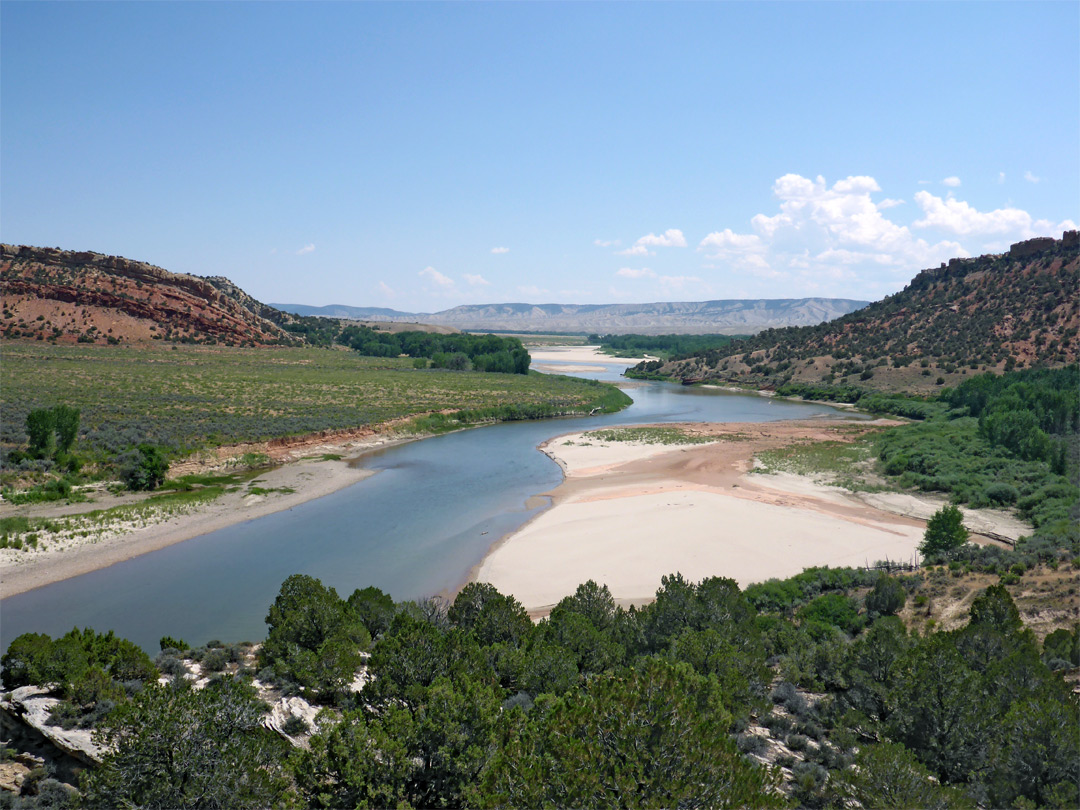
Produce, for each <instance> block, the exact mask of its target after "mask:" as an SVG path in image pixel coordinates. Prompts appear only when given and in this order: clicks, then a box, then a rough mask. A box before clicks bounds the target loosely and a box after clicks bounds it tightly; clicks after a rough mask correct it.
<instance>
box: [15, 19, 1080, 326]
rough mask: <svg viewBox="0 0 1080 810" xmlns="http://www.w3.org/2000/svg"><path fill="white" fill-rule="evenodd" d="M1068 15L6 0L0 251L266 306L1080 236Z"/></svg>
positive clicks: (681, 282) (702, 282)
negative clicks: (83, 257)
mask: <svg viewBox="0 0 1080 810" xmlns="http://www.w3.org/2000/svg"><path fill="white" fill-rule="evenodd" d="M1078 31H1080V4H1077V3H1074V2H1054V3H1038V2H1024V3H1010V2H999V3H975V2H963V3H955V4H954V3H914V2H911V3H896V4H894V3H851V4H849V3H840V2H829V3H814V2H805V3H753V4H749V3H689V4H681V3H535V4H534V3H436V4H425V3H387V4H382V3H326V4H322V3H303V4H292V3H240V4H228V3H75V4H65V3H20V2H11V0H5V1H4V2H3V3H2V4H0V172H2V173H0V239H2V240H3V241H4V242H9V243H16V244H31V245H47V246H57V247H63V248H70V249H78V250H95V251H99V252H102V253H111V254H115V255H122V256H127V257H129V258H134V259H140V260H144V261H149V262H152V263H154V264H158V265H160V266H162V267H165V268H166V269H169V270H173V271H175V272H187V273H195V274H198V275H224V276H227V277H229V278H230V279H232V280H233V281H235V282H236V283H237V284H239V285H240V286H241V287H243V288H244V289H246V290H247V291H249V292H250V293H251V294H253V295H254V296H256V297H257V298H259V299H261V300H263V301H275V302H289V303H305V304H313V305H321V304H330V303H341V304H350V305H355V306H389V307H394V308H396V309H404V310H411V311H433V310H439V309H445V308H447V307H451V306H454V305H457V304H463V303H486V302H496V301H529V302H534V303H544V302H574V303H606V302H631V301H663V300H702V299H709V298H742V297H755V298H756V297H766V298H782V297H802V296H809V295H820V296H830V297H845V298H864V299H877V298H880V297H881V296H883V295H885V294H888V293H891V292H895V291H896V290H898V289H900V288H902V287H903V286H904V284H905V283H907V281H908V280H909V279H910V278H911V277H912V276H913V275H914V274H915V273H916V272H917V271H918V270H920V269H922V268H924V267H930V266H936V265H937V264H938V263H939V262H941V261H944V260H947V259H948V258H950V257H952V256H958V255H977V254H980V253H984V252H998V251H1001V250H1004V249H1007V247H1008V245H1009V244H1010V243H1011V242H1014V241H1017V240H1019V239H1023V238H1028V237H1031V236H1035V235H1055V236H1060V231H1061V230H1062V229H1063V228H1066V227H1075V226H1074V225H1073V223H1074V222H1077V221H1080V165H1078V164H1080V70H1078V67H1080V36H1078Z"/></svg>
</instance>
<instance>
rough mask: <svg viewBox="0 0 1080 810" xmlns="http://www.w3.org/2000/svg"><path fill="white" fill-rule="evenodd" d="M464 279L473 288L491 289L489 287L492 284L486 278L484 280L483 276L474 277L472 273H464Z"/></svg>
mask: <svg viewBox="0 0 1080 810" xmlns="http://www.w3.org/2000/svg"><path fill="white" fill-rule="evenodd" d="M462 278H464V279H465V280H466V281H467V282H469V284H470V285H471V286H473V287H489V286H491V282H490V281H488V280H487V279H486V278H484V277H483V276H481V275H473V274H472V273H464V274H462Z"/></svg>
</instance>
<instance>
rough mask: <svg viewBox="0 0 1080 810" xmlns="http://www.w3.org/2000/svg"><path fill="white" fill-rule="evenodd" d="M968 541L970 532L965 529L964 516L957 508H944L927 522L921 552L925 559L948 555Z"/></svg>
mask: <svg viewBox="0 0 1080 810" xmlns="http://www.w3.org/2000/svg"><path fill="white" fill-rule="evenodd" d="M967 539H968V530H967V529H965V528H964V516H963V514H962V513H961V512H960V510H959V509H958V508H957V507H955V506H943V507H941V509H939V510H938V511H936V512H935V513H934V514H933V515H932V516H931V517H930V520H929V521H928V522H927V524H926V532H925V534H923V542H922V545H921V546H919V551H920V552H921V553H922V555H923V556H924V557H930V556H932V555H935V554H945V555H948V554H951V553H952V552H953V551H955V550H956V549H958V548H960V546H962V545H964V543H966V542H967Z"/></svg>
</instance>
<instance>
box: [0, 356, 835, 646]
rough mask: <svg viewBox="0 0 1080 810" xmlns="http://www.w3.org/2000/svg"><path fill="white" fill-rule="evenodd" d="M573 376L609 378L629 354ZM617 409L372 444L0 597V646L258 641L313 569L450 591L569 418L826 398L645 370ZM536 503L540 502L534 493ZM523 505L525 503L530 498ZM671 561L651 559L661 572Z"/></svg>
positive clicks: (499, 528)
mask: <svg viewBox="0 0 1080 810" xmlns="http://www.w3.org/2000/svg"><path fill="white" fill-rule="evenodd" d="M604 365H605V371H604V372H603V373H597V372H592V373H588V374H580V375H578V376H590V377H594V378H598V379H605V380H614V379H618V378H619V375H620V373H621V371H622V370H623V368H624V367H625V364H604ZM627 393H628V394H629V395H630V396H631V397H632V398H633V400H634V403H633V404H632V405H631V406H629V407H628V408H626V409H624V410H623V411H621V412H619V413H616V414H607V415H600V416H594V417H586V418H571V419H553V420H544V421H538V422H511V423H504V424H499V425H491V426H488V427H483V428H477V429H472V430H465V431H461V432H458V433H450V434H447V435H444V436H438V437H435V438H430V439H425V440H423V441H418V442H412V443H410V444H405V445H399V446H397V447H391V448H388V449H385V450H381V451H377V452H373V453H369V454H367V455H365V456H364V457H363V458H362V459H361V460H360V461H359V462H358V463H360V464H362V466H364V467H367V468H369V469H372V470H375V471H377V474H376V475H374V476H372V477H370V478H368V479H366V480H364V481H361V482H360V483H357V484H355V485H353V486H351V487H348V488H346V489H343V490H340V491H338V492H336V493H334V494H332V495H328V496H326V497H324V498H319V499H317V500H313V501H309V502H307V503H305V504H302V505H300V506H297V507H295V508H293V509H289V510H288V511H284V512H278V513H276V514H272V515H268V516H266V517H263V518H259V519H257V520H252V521H249V522H247V523H242V524H238V525H235V526H230V527H229V528H226V529H222V530H220V531H217V532H213V533H212V534H207V535H203V536H202V537H197V538H194V539H192V540H187V541H185V542H183V543H178V544H176V545H173V546H169V547H167V548H164V549H162V550H160V551H155V552H151V553H149V554H144V555H142V556H140V557H136V558H134V559H132V560H128V561H126V562H123V563H119V564H117V565H113V566H111V567H109V568H105V569H102V570H100V571H94V572H91V573H89V574H84V575H82V576H79V577H75V578H73V579H68V580H64V581H62V582H58V583H55V584H53V585H48V586H46V587H44V588H39V589H37V590H33V591H29V592H27V593H23V594H19V595H17V596H12V597H10V598H8V599H4V600H3V601H0V649H6V648H7V645H8V643H9V642H10V641H11V639H13V638H15V637H16V636H17V635H19V634H21V633H24V632H29V631H34V632H41V633H48V634H49V635H52V636H56V635H61V634H63V633H65V632H67V631H68V630H70V629H71V628H72V627H74V626H79V627H84V626H88V627H93V628H95V629H96V630H99V631H105V630H109V629H111V630H115V631H116V633H117V635H120V636H123V637H125V638H129V639H131V640H132V641H134V642H135V643H137V644H139V645H140V646H142V647H144V648H145V649H147V650H148V651H150V652H151V653H156V652H157V649H158V639H159V638H160V637H161V636H163V635H166V634H168V635H171V636H174V637H179V638H183V639H184V640H186V641H187V642H189V643H191V644H194V645H199V644H203V643H205V642H207V641H209V640H211V639H220V640H222V641H227V642H237V641H245V640H246V641H257V640H260V639H262V638H263V637H264V636H265V632H266V627H265V624H264V618H265V616H266V612H267V609H268V608H269V606H270V604H271V602H273V600H274V598H275V596H276V595H277V592H278V589H279V588H280V587H281V583H282V582H283V581H284V580H285V579H286V578H287V577H288V576H290V575H292V574H296V573H302V574H310V575H311V576H313V577H318V578H319V579H321V580H322V581H323V582H324V583H325V584H327V585H330V586H333V587H334V588H336V589H337V591H338V593H339V594H340V595H341V596H343V597H344V596H348V595H349V594H350V593H352V591H353V590H354V589H356V588H363V587H366V586H368V585H375V586H377V587H379V588H382V589H383V590H384V591H387V592H388V593H390V594H391V595H392V596H393V597H394V598H395V599H398V600H401V599H415V598H422V597H425V596H430V595H433V594H437V593H440V592H448V591H452V590H453V589H454V588H456V587H457V586H459V585H460V584H462V582H464V581H465V579H466V578H467V576H468V573H469V571H470V569H471V568H472V567H473V566H474V565H476V564H477V563H478V562H480V560H481V559H483V557H484V555H485V554H486V553H487V551H488V549H489V548H491V546H492V545H493V544H494V543H495V541H496V540H498V539H499V538H500V537H501V536H503V535H505V534H507V533H509V532H512V531H514V530H515V529H517V528H519V527H520V526H521V525H523V524H524V523H525V522H526V521H527V520H529V519H530V518H531V517H532V516H533V515H534V514H536V512H537V511H538V510H539V509H543V508H544V506H545V501H546V499H542V498H537V497H536V496H537V495H540V494H541V493H544V492H547V491H549V490H551V489H553V488H554V487H555V486H557V485H558V484H559V483H560V481H561V480H562V473H561V471H560V470H559V468H558V466H557V465H556V464H555V463H554V462H553V461H551V459H549V458H548V457H547V456H546V455H544V454H543V453H541V452H540V451H538V450H537V449H536V447H537V445H538V444H540V443H541V442H543V441H545V440H547V439H549V438H552V437H553V436H558V435H560V434H562V433H569V432H573V431H578V430H586V429H593V428H599V427H604V426H608V425H619V424H630V423H642V422H695V421H701V422H766V421H773V420H777V419H800V418H806V417H810V416H817V415H835V414H837V413H838V411H836V410H835V409H833V408H830V407H828V406H825V405H819V404H814V403H803V402H786V401H778V400H773V399H769V398H765V397H760V396H757V395H753V394H741V393H732V392H728V391H722V390H717V389H705V388H696V387H684V386H681V385H676V384H672V383H660V382H648V383H643V384H641V385H639V386H635V387H633V388H630V389H628V390H627ZM538 502H539V503H538ZM530 505H531V508H530ZM664 573H669V572H665V571H658V572H657V578H658V580H659V577H660V575H661V574H664Z"/></svg>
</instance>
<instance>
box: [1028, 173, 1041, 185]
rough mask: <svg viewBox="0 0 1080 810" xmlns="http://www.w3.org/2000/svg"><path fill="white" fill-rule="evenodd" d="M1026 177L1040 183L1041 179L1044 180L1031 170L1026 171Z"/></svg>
mask: <svg viewBox="0 0 1080 810" xmlns="http://www.w3.org/2000/svg"><path fill="white" fill-rule="evenodd" d="M1024 179H1025V180H1027V181H1028V182H1029V183H1038V182H1039V181H1040V180H1042V178H1041V177H1036V176H1035V175H1033V174H1032V173H1031V172H1029V171H1028V172H1024Z"/></svg>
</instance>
